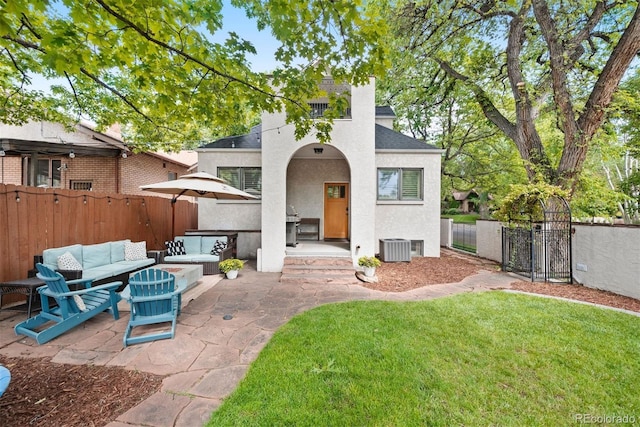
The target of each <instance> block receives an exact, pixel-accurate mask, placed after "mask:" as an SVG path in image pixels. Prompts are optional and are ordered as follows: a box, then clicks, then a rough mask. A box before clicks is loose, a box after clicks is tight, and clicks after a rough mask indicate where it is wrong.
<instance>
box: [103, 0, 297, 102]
mask: <svg viewBox="0 0 640 427" xmlns="http://www.w3.org/2000/svg"><path fill="white" fill-rule="evenodd" d="M96 2H97V3H98V4H99V5H100V6H102V8H103V9H104V10H105V11H106V12H107V13H108V14H110V15H111V16H113V17H114V18H116V19H118V20H120V21H121V22H123V23H125V24H127V26H128V27H129V28H131V29H132V30H134V31H135V32H137V33H138V34H140V35H141V36H142V37H143V38H145V39H147V40H148V41H150V42H151V43H153V44H156V45H158V46H160V47H162V48H164V49H166V50H168V51H169V52H173V53H175V54H176V55H179V56H181V57H182V58H185V59H187V60H189V61H191V62H194V63H196V64H198V65H200V66H201V67H203V68H205V69H207V70H209V71H210V72H211V73H213V74H215V75H217V76H220V77H223V78H225V79H228V80H229V81H232V82H236V83H238V84H241V85H243V86H246V87H248V88H249V89H251V90H254V91H256V92H258V93H261V94H263V95H265V96H267V97H270V98H275V99H282V100H285V101H287V102H290V103H292V104H294V105H296V106H298V107H300V108H304V107H303V106H302V105H301V104H300V103H299V102H298V101H296V100H294V99H292V98H288V97H286V96H282V95H278V94H276V93H272V92H268V91H266V90H264V89H262V88H260V87H258V86H256V85H254V84H252V83H249V82H248V81H245V80H243V79H240V78H237V77H234V76H232V75H230V74H228V73H224V72H222V71H219V70H217V69H216V68H215V67H213V66H211V65H209V64H207V63H205V62H204V61H202V60H200V59H198V58H196V57H194V56H192V55H190V54H188V53H187V52H184V51H183V50H180V49H177V48H175V47H173V46H171V45H169V44H168V43H165V42H163V41H161V40H159V39H157V38H155V37H154V35H153V34H152V33H150V32H149V31H147V30H145V29H143V28H140V27H139V26H138V25H136V24H135V23H133V22H132V21H131V20H129V19H127V18H126V17H125V16H124V15H122V14H121V13H118V12H117V11H116V10H114V9H112V8H111V7H109V5H107V4H106V3H105V2H104V1H103V0H96Z"/></svg>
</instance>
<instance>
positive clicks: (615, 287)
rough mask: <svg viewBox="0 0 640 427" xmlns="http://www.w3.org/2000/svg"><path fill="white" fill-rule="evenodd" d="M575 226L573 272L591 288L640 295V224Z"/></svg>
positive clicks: (631, 295)
mask: <svg viewBox="0 0 640 427" xmlns="http://www.w3.org/2000/svg"><path fill="white" fill-rule="evenodd" d="M573 228H574V229H575V233H574V234H573V262H572V263H573V276H574V277H575V279H576V281H577V282H578V283H582V284H583V285H585V286H588V287H590V288H597V289H605V290H608V291H611V292H615V293H616V294H620V295H626V296H629V297H632V298H638V299H640V244H639V243H638V242H640V227H633V226H629V227H627V226H602V225H581V224H580V225H578V224H574V225H573Z"/></svg>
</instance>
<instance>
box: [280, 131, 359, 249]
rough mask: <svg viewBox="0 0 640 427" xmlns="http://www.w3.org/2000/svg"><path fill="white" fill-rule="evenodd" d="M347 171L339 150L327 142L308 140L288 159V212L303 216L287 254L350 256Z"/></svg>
mask: <svg viewBox="0 0 640 427" xmlns="http://www.w3.org/2000/svg"><path fill="white" fill-rule="evenodd" d="M350 183H351V171H350V166H349V163H348V161H347V160H346V158H345V156H344V155H343V153H342V152H341V151H340V150H338V149H337V148H336V147H334V146H332V145H331V144H317V143H316V144H308V145H305V146H303V147H301V148H299V149H298V150H297V151H296V152H295V153H294V154H293V155H292V157H291V159H290V160H289V164H288V166H287V176H286V204H287V213H288V214H294V213H295V214H297V215H298V217H299V218H301V219H303V221H302V223H301V224H300V225H299V226H298V230H299V233H297V236H296V238H295V239H291V238H288V239H287V248H286V253H287V255H303V256H304V255H308V256H345V257H347V256H350V254H351V247H350V241H351V239H350V237H351V234H350V232H351V215H350V210H351V191H350Z"/></svg>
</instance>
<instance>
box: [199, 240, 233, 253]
mask: <svg viewBox="0 0 640 427" xmlns="http://www.w3.org/2000/svg"><path fill="white" fill-rule="evenodd" d="M216 242H224V243H225V244H226V243H227V236H202V244H201V245H200V253H201V254H210V253H211V250H212V249H213V247H214V246H215V245H216Z"/></svg>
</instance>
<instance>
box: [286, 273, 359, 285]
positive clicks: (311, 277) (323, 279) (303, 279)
mask: <svg viewBox="0 0 640 427" xmlns="http://www.w3.org/2000/svg"><path fill="white" fill-rule="evenodd" d="M280 282H281V283H284V284H287V285H304V284H313V285H358V284H361V283H362V282H360V281H359V280H358V279H357V278H356V274H355V272H354V273H353V274H352V275H351V276H349V277H347V276H344V277H337V276H327V275H322V274H320V275H318V274H306V275H298V274H293V275H291V274H283V275H282V276H280Z"/></svg>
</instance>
